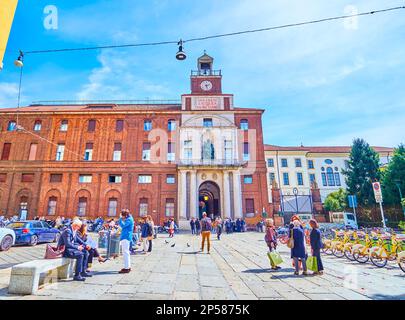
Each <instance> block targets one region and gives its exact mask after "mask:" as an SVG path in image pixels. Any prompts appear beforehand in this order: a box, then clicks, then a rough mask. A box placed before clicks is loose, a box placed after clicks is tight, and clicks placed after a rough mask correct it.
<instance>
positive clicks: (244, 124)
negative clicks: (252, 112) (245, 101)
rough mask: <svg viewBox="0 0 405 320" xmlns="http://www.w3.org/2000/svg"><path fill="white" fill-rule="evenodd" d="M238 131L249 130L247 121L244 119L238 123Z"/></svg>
mask: <svg viewBox="0 0 405 320" xmlns="http://www.w3.org/2000/svg"><path fill="white" fill-rule="evenodd" d="M240 129H241V130H249V121H247V120H246V119H242V120H241V121H240Z"/></svg>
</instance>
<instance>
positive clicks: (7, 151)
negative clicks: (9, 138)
mask: <svg viewBox="0 0 405 320" xmlns="http://www.w3.org/2000/svg"><path fill="white" fill-rule="evenodd" d="M10 150H11V143H5V144H4V145H3V151H2V153H1V160H8V159H9V158H10Z"/></svg>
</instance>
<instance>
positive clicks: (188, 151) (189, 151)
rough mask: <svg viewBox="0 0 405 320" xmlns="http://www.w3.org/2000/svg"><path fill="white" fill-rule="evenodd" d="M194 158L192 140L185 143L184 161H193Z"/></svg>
mask: <svg viewBox="0 0 405 320" xmlns="http://www.w3.org/2000/svg"><path fill="white" fill-rule="evenodd" d="M192 158H193V145H192V141H191V140H185V141H184V159H186V160H191V159H192Z"/></svg>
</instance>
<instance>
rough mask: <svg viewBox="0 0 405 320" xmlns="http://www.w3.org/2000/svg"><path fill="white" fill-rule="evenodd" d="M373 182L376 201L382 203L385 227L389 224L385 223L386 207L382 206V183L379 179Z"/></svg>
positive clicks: (381, 208)
mask: <svg viewBox="0 0 405 320" xmlns="http://www.w3.org/2000/svg"><path fill="white" fill-rule="evenodd" d="M372 184H373V191H374V197H375V201H376V202H378V203H379V204H380V211H381V217H382V224H383V227H384V229H385V228H386V227H387V226H386V225H385V217H384V209H383V206H382V202H383V197H382V192H381V185H380V183H379V182H378V181H375V182H373V183H372Z"/></svg>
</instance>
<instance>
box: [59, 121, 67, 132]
mask: <svg viewBox="0 0 405 320" xmlns="http://www.w3.org/2000/svg"><path fill="white" fill-rule="evenodd" d="M67 129H68V121H67V120H62V122H61V123H60V128H59V130H60V131H67Z"/></svg>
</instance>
